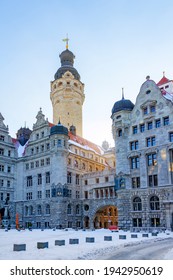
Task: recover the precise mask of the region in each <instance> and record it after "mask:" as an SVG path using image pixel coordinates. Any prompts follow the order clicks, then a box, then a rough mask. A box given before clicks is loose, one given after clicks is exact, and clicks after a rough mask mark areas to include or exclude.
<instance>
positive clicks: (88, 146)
mask: <svg viewBox="0 0 173 280" xmlns="http://www.w3.org/2000/svg"><path fill="white" fill-rule="evenodd" d="M68 136H69V138H70V140H71V141H73V142H75V143H76V144H78V145H80V146H83V148H84V149H89V150H93V151H94V152H96V153H97V154H99V155H102V154H103V151H102V148H101V147H100V146H98V145H96V144H94V143H92V142H90V141H88V140H86V139H84V138H82V137H80V136H78V135H73V134H72V133H71V132H69V133H68ZM75 143H74V145H75Z"/></svg>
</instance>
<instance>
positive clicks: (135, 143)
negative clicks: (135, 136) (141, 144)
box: [130, 141, 138, 151]
mask: <svg viewBox="0 0 173 280" xmlns="http://www.w3.org/2000/svg"><path fill="white" fill-rule="evenodd" d="M137 149H138V141H133V142H131V143H130V150H131V151H134V150H137Z"/></svg>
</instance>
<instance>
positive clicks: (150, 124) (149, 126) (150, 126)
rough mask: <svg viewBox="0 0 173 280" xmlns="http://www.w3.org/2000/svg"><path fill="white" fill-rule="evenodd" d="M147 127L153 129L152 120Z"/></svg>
mask: <svg viewBox="0 0 173 280" xmlns="http://www.w3.org/2000/svg"><path fill="white" fill-rule="evenodd" d="M147 127H148V130H150V129H152V128H153V123H152V122H148V123H147Z"/></svg>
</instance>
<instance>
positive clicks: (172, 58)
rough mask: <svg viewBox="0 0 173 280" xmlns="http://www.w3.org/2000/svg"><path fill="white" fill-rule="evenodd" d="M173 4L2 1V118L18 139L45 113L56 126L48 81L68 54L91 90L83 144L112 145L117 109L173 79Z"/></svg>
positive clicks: (113, 0) (151, 0)
mask: <svg viewBox="0 0 173 280" xmlns="http://www.w3.org/2000/svg"><path fill="white" fill-rule="evenodd" d="M172 10H173V1H171V0H170V1H169V0H165V1H160V0H145V1H143V0H141V1H139V0H138V1H137V0H121V1H118V0H94V1H93V0H72V1H71V0H66V1H63V0H56V1H55V0H47V1H46V0H35V1H34V0H30V1H26V0H25V1H22V0H1V1H0V38H1V44H0V55H1V58H0V60H1V67H0V112H1V113H2V115H3V116H4V118H5V124H8V125H9V131H10V134H11V135H12V136H15V133H16V131H17V130H18V129H19V128H20V127H21V126H24V124H25V122H26V126H29V127H30V128H31V129H32V125H33V123H34V122H35V116H36V114H37V112H38V110H39V108H40V107H42V110H43V113H44V114H45V116H46V117H48V119H49V121H52V105H51V101H50V81H51V80H53V78H54V74H55V72H56V71H57V69H58V68H59V67H60V61H59V54H60V53H61V52H62V51H63V50H64V49H65V44H64V43H63V42H62V39H63V38H64V37H66V34H67V33H68V36H69V38H70V41H69V49H70V50H71V51H72V52H73V53H74V54H75V56H76V59H75V64H74V66H75V67H76V69H77V70H78V72H79V73H80V76H81V81H82V82H83V83H84V84H85V96H86V97H85V103H84V106H83V130H84V135H83V136H84V137H85V138H87V139H88V140H91V141H93V142H95V143H97V144H100V145H101V143H102V141H104V140H105V139H106V140H107V141H108V142H109V143H110V144H111V145H113V139H112V134H111V119H110V116H111V109H112V107H113V104H114V102H115V101H117V100H119V99H121V89H122V87H124V93H125V98H127V99H130V100H131V101H132V102H135V99H136V96H137V94H138V93H139V89H140V86H141V84H142V83H143V82H144V81H145V77H146V76H147V75H150V77H151V78H152V79H153V80H154V81H156V82H158V81H159V80H160V79H161V77H162V72H163V71H165V73H166V76H167V77H168V78H170V79H173V55H172V50H173V36H172V25H173V24H172Z"/></svg>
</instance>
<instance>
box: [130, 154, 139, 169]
mask: <svg viewBox="0 0 173 280" xmlns="http://www.w3.org/2000/svg"><path fill="white" fill-rule="evenodd" d="M136 168H137V169H138V168H139V157H132V158H131V169H136Z"/></svg>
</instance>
